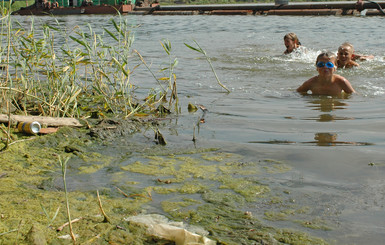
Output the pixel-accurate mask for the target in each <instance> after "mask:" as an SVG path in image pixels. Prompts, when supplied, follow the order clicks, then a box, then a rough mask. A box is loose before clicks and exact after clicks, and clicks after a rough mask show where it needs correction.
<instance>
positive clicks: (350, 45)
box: [338, 42, 354, 53]
mask: <svg viewBox="0 0 385 245" xmlns="http://www.w3.org/2000/svg"><path fill="white" fill-rule="evenodd" d="M343 48H350V49H351V50H352V53H354V47H353V44H351V43H349V42H344V43H343V44H341V46H339V47H338V51H340V50H341V49H343Z"/></svg>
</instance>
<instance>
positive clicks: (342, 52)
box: [337, 43, 360, 68]
mask: <svg viewBox="0 0 385 245" xmlns="http://www.w3.org/2000/svg"><path fill="white" fill-rule="evenodd" d="M353 53H354V48H353V45H351V44H350V43H343V44H342V45H341V46H339V47H338V52H337V67H338V68H352V67H354V66H356V67H358V66H360V65H359V64H358V63H357V62H355V61H353Z"/></svg>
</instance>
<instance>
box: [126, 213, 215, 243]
mask: <svg viewBox="0 0 385 245" xmlns="http://www.w3.org/2000/svg"><path fill="white" fill-rule="evenodd" d="M124 220H125V221H129V222H133V223H137V224H143V225H145V226H146V227H147V233H148V234H149V235H151V236H154V237H158V238H161V239H165V240H169V241H173V242H175V244H176V245H215V244H217V243H216V242H215V241H213V240H211V239H209V238H207V237H205V235H207V234H208V232H207V231H205V230H203V229H202V228H199V227H195V226H189V227H188V229H189V230H194V232H196V233H199V234H200V235H199V234H196V233H193V232H191V231H188V230H187V229H185V228H186V227H185V225H184V224H183V223H182V222H170V221H169V220H168V219H167V218H166V217H165V216H163V215H159V214H146V215H137V216H131V217H128V218H125V219H124Z"/></svg>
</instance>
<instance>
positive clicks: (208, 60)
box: [184, 40, 230, 93]
mask: <svg viewBox="0 0 385 245" xmlns="http://www.w3.org/2000/svg"><path fill="white" fill-rule="evenodd" d="M193 42H194V43H195V45H197V47H193V46H191V45H189V44H187V43H185V44H184V45H186V47H188V48H189V49H191V50H194V51H196V52H198V53H201V54H203V56H204V57H205V58H206V60H207V62H208V63H209V65H210V68H211V70H212V72H213V73H214V76H215V79H216V80H217V82H218V84H219V85H220V86H221V87H222V88H224V89H225V90H226V91H227V92H228V93H230V90H229V89H228V88H227V87H226V86H225V85H223V84H222V83H221V81H220V80H219V78H218V75H217V73H216V72H215V69H214V67H213V64H212V63H211V59H210V57H209V56H208V55H207V53H206V51H205V50H204V49H202V47H201V46H200V45H199V43H198V42H197V41H196V40H193Z"/></svg>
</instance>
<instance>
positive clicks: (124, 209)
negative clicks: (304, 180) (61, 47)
mask: <svg viewBox="0 0 385 245" xmlns="http://www.w3.org/2000/svg"><path fill="white" fill-rule="evenodd" d="M125 128H127V127H125ZM134 128H135V127H132V130H128V131H125V133H122V132H121V131H119V137H117V135H116V134H115V135H114V134H111V135H112V136H111V135H110V136H106V134H105V132H104V133H103V134H95V132H91V131H90V130H85V129H76V130H75V129H71V128H62V129H60V130H59V131H58V132H57V133H56V134H53V135H46V136H34V137H33V138H25V137H24V136H22V135H18V134H17V133H16V134H14V137H15V138H16V139H15V141H16V143H15V144H12V145H11V146H10V147H9V149H7V150H5V151H3V152H2V153H1V154H0V162H1V165H0V193H1V197H2V198H1V199H0V243H1V244H71V243H73V241H72V240H71V237H70V236H69V233H70V232H69V227H68V226H63V225H64V224H65V223H66V222H68V217H67V210H66V198H65V192H64V189H63V186H64V185H63V176H62V173H61V168H60V164H59V162H60V159H61V161H63V160H64V159H65V160H68V162H67V164H68V165H67V174H66V178H65V179H66V182H67V185H68V199H69V202H68V203H69V210H70V215H71V219H77V222H74V223H72V228H73V232H74V234H75V237H76V243H77V244H174V243H173V241H165V240H161V239H159V238H155V237H151V236H150V235H148V234H146V229H145V227H143V226H140V225H136V224H133V223H130V222H127V221H125V220H126V218H127V217H130V216H134V215H137V214H143V213H158V214H164V215H166V216H167V217H168V218H169V219H171V220H174V221H180V222H183V223H186V224H189V225H194V226H199V227H201V228H203V229H204V230H206V231H207V234H208V235H207V236H208V237H209V238H210V239H212V240H214V241H216V242H217V243H218V244H326V242H325V241H323V240H321V239H318V238H316V237H312V236H309V235H308V234H305V233H302V232H298V231H294V230H288V229H277V228H273V227H270V226H267V225H264V222H263V221H261V217H263V219H266V220H275V219H281V220H282V219H284V220H288V221H291V222H297V223H299V224H301V225H304V226H311V225H313V227H311V228H313V229H327V228H328V225H327V224H326V223H324V221H323V220H312V221H311V222H310V221H309V220H308V219H307V218H304V217H307V216H302V215H303V214H306V213H309V212H311V208H310V207H304V206H300V205H296V204H293V203H290V202H286V201H284V200H286V199H288V198H286V197H285V195H286V196H288V195H290V193H285V192H284V191H283V192H282V193H277V192H272V191H271V188H270V187H269V185H268V184H267V183H264V177H263V176H266V175H272V176H273V175H275V174H281V173H285V172H288V171H290V167H289V166H288V165H286V164H285V163H283V162H279V161H275V160H273V159H257V160H255V161H247V162H245V161H244V159H243V157H242V156H241V155H237V154H233V153H228V152H222V151H221V149H214V148H202V149H200V148H191V149H186V148H183V149H182V148H181V149H176V148H175V149H170V148H168V147H164V146H160V145H157V144H155V143H154V142H152V143H149V142H138V141H135V140H134V138H133V135H135V132H136V134H138V133H139V131H138V129H137V128H135V129H134ZM99 132H102V131H99ZM18 137H19V138H18ZM18 140H19V141H18ZM117 142H119V143H117ZM97 191H98V192H99V194H100V195H99V198H98V195H97ZM262 203H264V204H265V205H264V207H263V208H261V209H260V212H259V213H256V212H255V211H253V212H251V211H249V210H250V207H252V206H255V205H261V204H262ZM101 204H102V208H100V206H101ZM102 211H104V212H105V215H107V216H108V220H106V218H105V216H104V215H103V214H102Z"/></svg>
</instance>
